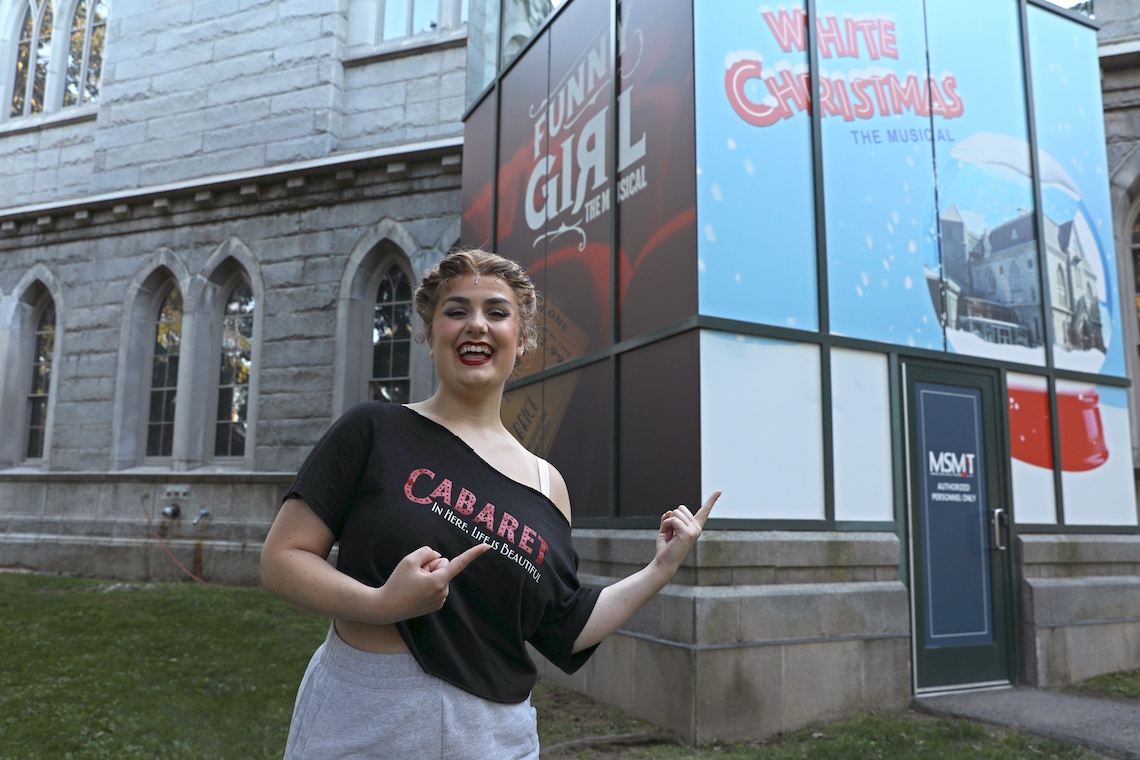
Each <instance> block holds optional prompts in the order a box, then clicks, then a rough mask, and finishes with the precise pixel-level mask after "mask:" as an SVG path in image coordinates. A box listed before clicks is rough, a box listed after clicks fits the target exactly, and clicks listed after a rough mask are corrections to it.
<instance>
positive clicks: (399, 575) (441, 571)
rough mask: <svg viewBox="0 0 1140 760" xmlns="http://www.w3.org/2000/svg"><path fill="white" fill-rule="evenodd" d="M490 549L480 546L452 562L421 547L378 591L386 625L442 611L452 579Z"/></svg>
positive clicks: (402, 561)
mask: <svg viewBox="0 0 1140 760" xmlns="http://www.w3.org/2000/svg"><path fill="white" fill-rule="evenodd" d="M490 548H491V546H490V544H476V545H475V546H472V547H471V548H470V549H468V550H467V551H465V552H463V553H462V554H460V555H459V556H457V557H455V558H454V559H451V560H449V559H448V558H447V557H444V556H442V555H441V554H440V553H439V552H437V551H436V550H435V549H432V548H430V547H428V546H421V547H420V548H419V549H416V550H415V551H414V552H412V553H411V554H409V555H407V556H406V557H404V558H403V559H402V560H400V562H399V563H398V564H397V565H396V568H395V569H394V570H393V571H392V574H391V575H390V576H389V577H388V580H387V581H386V582H385V583H384V585H383V586H381V587H380V588H378V589H376V592H377V595H378V597H379V606H380V608H381V609H382V610H383V613H382V615H383V618H384V621H383V622H385V623H396V622H399V621H401V620H408V619H409V618H414V617H419V616H420V615H427V614H428V613H430V612H436V611H437V610H439V609H441V608H442V607H443V605H444V603H445V602H446V601H447V595H448V592H449V588H450V586H449V584H450V583H451V581H452V579H454V578H455V576H457V575H459V574H460V573H461V572H463V570H464V569H466V568H467V566H468V565H470V564H471V563H472V562H473V561H474V560H475V558H476V557H478V556H479V555H480V554H482V553H483V552H485V551H487V550H488V549H490Z"/></svg>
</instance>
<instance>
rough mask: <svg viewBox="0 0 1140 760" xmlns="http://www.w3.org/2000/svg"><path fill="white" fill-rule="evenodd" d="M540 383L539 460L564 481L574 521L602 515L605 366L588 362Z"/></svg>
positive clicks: (608, 449)
mask: <svg viewBox="0 0 1140 760" xmlns="http://www.w3.org/2000/svg"><path fill="white" fill-rule="evenodd" d="M542 385H543V393H542V397H543V407H542V408H543V416H542V420H543V438H542V440H543V447H544V449H545V450H546V454H544V455H543V456H544V457H545V458H546V459H549V460H550V461H551V462H552V463H553V464H554V466H555V467H557V468H558V471H559V472H560V473H562V477H563V478H565V480H566V485H567V488H568V489H569V490H570V496H571V500H570V504H571V507H572V508H573V511H574V512H573V513H574V516H575V517H608V516H609V514H610V502H611V501H612V499H613V497H612V495H611V493H612V491H611V488H612V487H611V485H610V470H611V468H612V466H613V402H612V398H613V393H612V391H611V390H610V363H609V362H608V361H602V362H598V363H596V364H590V365H589V366H586V367H583V368H581V369H578V370H575V371H574V372H570V373H566V374H563V375H559V376H557V377H553V378H551V379H549V380H547V381H546V382H544V383H543V384H542ZM662 511H664V510H662Z"/></svg>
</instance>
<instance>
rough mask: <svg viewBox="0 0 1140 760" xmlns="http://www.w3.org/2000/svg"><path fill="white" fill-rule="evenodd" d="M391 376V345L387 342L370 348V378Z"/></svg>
mask: <svg viewBox="0 0 1140 760" xmlns="http://www.w3.org/2000/svg"><path fill="white" fill-rule="evenodd" d="M391 374H392V344H391V343H389V342H387V341H382V342H379V343H377V344H376V345H375V346H373V347H372V377H374V378H382V377H390V376H391Z"/></svg>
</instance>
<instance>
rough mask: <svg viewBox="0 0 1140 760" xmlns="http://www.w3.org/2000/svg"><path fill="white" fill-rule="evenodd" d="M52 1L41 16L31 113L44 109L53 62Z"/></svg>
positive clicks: (47, 4) (46, 4) (45, 6)
mask: <svg viewBox="0 0 1140 760" xmlns="http://www.w3.org/2000/svg"><path fill="white" fill-rule="evenodd" d="M51 26H52V16H51V1H50V0H48V2H47V3H45V4H44V11H43V16H41V17H40V34H39V39H38V41H37V45H36V79H35V82H34V83H33V85H32V102H31V108H30V111H29V112H30V113H39V112H40V111H42V110H44V89H45V88H46V87H47V75H48V64H50V63H51Z"/></svg>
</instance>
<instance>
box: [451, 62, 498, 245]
mask: <svg viewBox="0 0 1140 760" xmlns="http://www.w3.org/2000/svg"><path fill="white" fill-rule="evenodd" d="M470 47H471V42H470V41H469V42H468V50H470ZM467 71H468V75H470V73H471V69H470V65H469V66H468V69H467ZM468 86H469V87H470V86H472V85H470V84H469V85H468ZM498 95H499V91H498V90H497V89H495V90H492V91H491V92H490V93H489V94H488V95H487V97H485V98H483V100H482V101H480V102H479V105H477V106H476V107H475V110H474V111H472V112H471V113H470V114H468V116H467V119H466V120H465V121H464V122H463V145H464V150H463V226H462V228H461V229H460V232H459V236H460V239H461V240H463V241H464V242H465V243H470V244H473V245H485V244H489V242H488V241H490V240H491V222H492V215H491V204H492V202H493V201H494V196H493V193H494V188H495V185H494V182H495V112H496V110H497V106H498Z"/></svg>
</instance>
